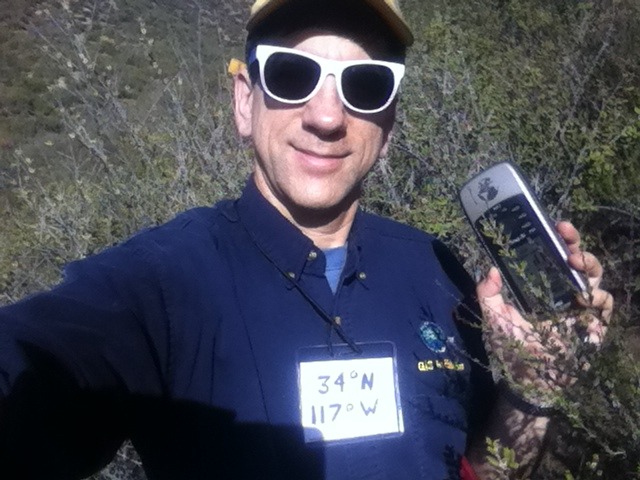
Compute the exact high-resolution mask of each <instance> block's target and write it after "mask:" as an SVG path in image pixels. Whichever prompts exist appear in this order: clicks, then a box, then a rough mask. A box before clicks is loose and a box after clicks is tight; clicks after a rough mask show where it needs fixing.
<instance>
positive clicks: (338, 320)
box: [333, 315, 342, 325]
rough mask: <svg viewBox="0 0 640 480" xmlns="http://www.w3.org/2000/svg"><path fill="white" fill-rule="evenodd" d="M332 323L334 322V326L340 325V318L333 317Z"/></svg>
mask: <svg viewBox="0 0 640 480" xmlns="http://www.w3.org/2000/svg"><path fill="white" fill-rule="evenodd" d="M333 321H334V322H336V325H342V317H341V316H339V315H338V316H336V317H333Z"/></svg>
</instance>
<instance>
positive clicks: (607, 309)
mask: <svg viewBox="0 0 640 480" xmlns="http://www.w3.org/2000/svg"><path fill="white" fill-rule="evenodd" d="M578 303H579V304H580V305H582V306H583V307H585V308H593V309H595V310H598V311H599V312H600V314H599V315H597V318H598V319H600V320H602V321H603V322H604V323H609V321H610V320H611V314H612V313H613V303H614V302H613V295H611V294H610V293H609V292H607V291H606V290H601V289H595V290H592V291H591V292H590V293H589V294H587V295H586V296H582V295H580V296H578Z"/></svg>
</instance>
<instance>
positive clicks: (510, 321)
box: [476, 222, 613, 393]
mask: <svg viewBox="0 0 640 480" xmlns="http://www.w3.org/2000/svg"><path fill="white" fill-rule="evenodd" d="M557 230H558V233H559V234H560V236H561V237H562V238H563V239H564V241H565V242H566V243H567V246H568V248H569V252H570V255H569V259H568V261H569V264H570V265H571V266H572V267H573V268H575V269H576V270H578V271H580V272H582V273H583V274H584V275H585V276H586V278H587V281H588V285H589V291H588V292H587V293H586V294H585V295H584V296H579V297H578V298H577V299H576V304H577V306H578V307H579V308H578V309H577V310H574V311H572V312H571V315H570V316H566V317H563V318H556V319H539V320H537V321H536V325H535V326H534V325H533V324H532V323H531V322H530V321H528V320H526V319H525V318H524V317H523V316H522V315H521V314H520V312H519V311H518V310H517V309H516V308H515V307H514V306H513V305H511V304H508V303H506V302H505V301H504V298H503V296H502V294H501V291H502V278H501V277H500V273H499V272H498V270H497V269H496V268H495V267H492V268H491V269H490V270H489V273H488V275H487V277H486V278H485V279H484V280H482V281H481V282H480V283H479V284H478V285H477V290H476V292H477V295H478V300H479V303H480V306H481V308H482V312H483V316H484V320H485V322H486V326H487V329H486V330H487V342H488V346H489V348H490V349H491V351H492V352H493V354H494V355H496V356H497V357H498V358H499V359H500V360H501V361H502V362H503V365H502V367H503V368H504V369H505V374H506V375H507V376H508V377H509V378H510V379H511V380H512V381H513V382H515V383H516V384H519V385H521V386H522V387H528V386H535V388H536V389H537V390H539V391H542V392H545V391H547V392H549V393H552V392H553V391H555V390H556V389H558V388H563V387H566V386H567V385H568V384H570V383H571V382H572V380H573V376H572V375H570V374H568V372H566V371H564V369H562V368H558V366H557V362H556V361H557V360H558V358H559V357H561V356H562V355H563V354H564V353H566V352H567V350H569V346H570V345H571V344H572V342H575V340H576V338H567V337H568V336H570V335H579V336H580V338H579V340H581V341H584V342H588V343H590V344H593V345H596V346H599V345H600V344H601V343H602V341H603V338H604V335H605V333H606V330H607V325H608V323H609V320H610V319H611V313H612V310H613V298H612V296H611V294H609V292H607V291H605V290H602V289H601V288H600V283H601V280H602V273H603V269H602V265H601V264H600V262H599V261H598V259H597V258H596V257H595V256H594V255H592V254H590V253H588V252H583V251H582V250H581V249H580V234H579V233H578V231H577V230H576V229H575V228H574V227H573V225H571V223H569V222H560V223H559V224H558V225H557Z"/></svg>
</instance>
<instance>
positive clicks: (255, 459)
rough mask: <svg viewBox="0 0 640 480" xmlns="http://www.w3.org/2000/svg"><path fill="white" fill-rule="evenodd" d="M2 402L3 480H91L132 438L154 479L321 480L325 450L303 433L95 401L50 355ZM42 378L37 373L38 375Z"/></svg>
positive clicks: (168, 404) (118, 396)
mask: <svg viewBox="0 0 640 480" xmlns="http://www.w3.org/2000/svg"><path fill="white" fill-rule="evenodd" d="M25 351H26V353H27V357H28V359H29V365H30V367H31V368H30V369H29V370H28V371H27V372H26V373H24V374H22V375H21V376H20V378H18V379H17V380H16V382H14V386H13V388H12V391H11V394H10V395H9V396H7V397H6V398H4V399H3V400H2V402H1V403H0V478H2V479H3V480H13V479H16V480H17V479H19V480H32V479H46V480H57V479H60V480H63V479H64V480H72V479H76V478H78V479H79V478H85V477H87V476H89V475H91V474H93V473H95V472H97V471H99V470H100V469H101V468H103V467H104V466H105V465H107V464H108V463H109V462H110V461H111V460H112V459H113V456H114V454H115V452H116V451H117V449H118V447H119V446H120V445H121V443H122V441H123V440H124V439H125V438H127V437H130V438H131V439H132V441H133V443H134V446H135V447H136V450H137V451H138V453H139V454H140V457H141V458H142V461H143V464H144V468H145V471H146V473H147V476H148V478H149V480H156V479H162V480H164V479H172V480H192V479H193V480H196V479H205V478H206V479H207V480H211V479H281V478H282V479H298V478H299V479H309V480H313V479H321V478H324V452H323V449H322V448H314V449H312V448H308V447H305V444H304V441H303V440H302V429H301V428H300V427H293V426H292V427H273V426H269V425H264V424H241V423H237V422H235V421H234V415H233V414H232V413H231V412H229V411H225V410H221V409H216V408H212V407H208V406H204V405H201V404H196V403H190V402H178V401H171V400H167V399H162V398H158V397H152V396H149V397H144V396H126V395H124V394H122V393H116V390H117V388H114V389H113V390H111V391H103V392H87V391H83V390H82V389H80V388H78V387H77V386H76V383H75V382H74V380H73V378H72V377H71V376H70V375H69V374H68V373H65V370H64V369H63V368H62V367H60V365H57V364H56V363H55V362H54V361H53V360H52V359H51V358H50V357H49V356H47V355H46V354H43V353H42V352H41V351H39V350H36V349H33V348H28V347H27V348H26V349H25ZM35 372H37V373H35Z"/></svg>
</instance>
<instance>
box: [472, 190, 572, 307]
mask: <svg viewBox="0 0 640 480" xmlns="http://www.w3.org/2000/svg"><path fill="white" fill-rule="evenodd" d="M476 229H477V231H478V232H480V233H481V235H482V236H483V237H484V240H485V243H486V245H487V247H488V248H489V250H490V251H491V254H492V256H493V258H494V259H495V260H496V262H497V263H498V267H499V268H500V270H501V271H502V272H503V275H504V276H505V279H506V280H507V282H508V283H509V284H510V286H511V290H512V291H513V293H514V294H515V296H516V297H517V299H518V301H520V303H521V304H522V306H523V308H525V309H527V310H529V311H535V310H540V309H542V310H559V309H562V308H564V307H566V306H568V305H569V304H570V302H571V300H572V299H573V297H574V296H575V293H576V291H577V289H576V287H575V286H574V285H573V284H572V282H571V280H570V278H571V277H570V271H569V268H568V267H567V265H566V263H565V261H564V259H563V258H562V257H561V256H560V255H559V254H558V252H557V251H556V250H555V249H554V248H553V247H552V246H550V245H549V244H548V243H547V242H548V240H547V239H546V235H545V232H544V227H543V226H542V224H541V223H540V221H539V220H538V218H537V216H536V215H535V213H534V212H533V210H532V209H531V206H530V205H529V202H527V200H526V198H525V196H524V195H523V194H519V195H516V196H514V197H511V198H509V199H506V200H504V201H502V202H500V203H499V204H497V205H496V206H494V207H492V208H491V209H489V210H488V211H487V212H486V213H485V214H484V215H483V216H482V217H480V218H479V219H478V220H477V221H476Z"/></svg>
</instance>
